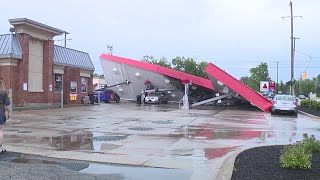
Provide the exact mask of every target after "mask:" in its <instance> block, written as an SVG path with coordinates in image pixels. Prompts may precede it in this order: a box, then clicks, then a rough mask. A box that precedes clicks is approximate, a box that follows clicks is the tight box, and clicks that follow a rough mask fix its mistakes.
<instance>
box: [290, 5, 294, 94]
mask: <svg viewBox="0 0 320 180" xmlns="http://www.w3.org/2000/svg"><path fill="white" fill-rule="evenodd" d="M290 11H291V37H290V38H291V79H290V94H291V95H294V90H293V89H294V88H293V79H294V51H293V50H294V47H293V11H292V1H290Z"/></svg>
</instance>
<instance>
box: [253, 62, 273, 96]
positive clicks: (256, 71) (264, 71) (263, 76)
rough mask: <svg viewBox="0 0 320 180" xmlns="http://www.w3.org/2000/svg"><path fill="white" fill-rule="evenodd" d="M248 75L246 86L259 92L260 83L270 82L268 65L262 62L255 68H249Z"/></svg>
mask: <svg viewBox="0 0 320 180" xmlns="http://www.w3.org/2000/svg"><path fill="white" fill-rule="evenodd" d="M250 74H251V76H250V80H249V82H248V85H249V86H250V87H251V88H252V89H254V90H256V91H260V81H270V80H271V79H270V77H269V71H268V64H267V63H264V62H263V63H261V64H260V65H258V66H257V67H254V68H251V69H250Z"/></svg>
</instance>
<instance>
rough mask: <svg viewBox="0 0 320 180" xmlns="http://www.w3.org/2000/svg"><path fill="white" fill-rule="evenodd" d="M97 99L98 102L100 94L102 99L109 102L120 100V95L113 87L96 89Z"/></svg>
mask: <svg viewBox="0 0 320 180" xmlns="http://www.w3.org/2000/svg"><path fill="white" fill-rule="evenodd" d="M94 96H95V101H96V102H98V97H99V96H100V101H101V102H105V103H109V102H111V101H115V102H119V101H120V96H119V95H118V94H117V93H116V92H114V91H113V90H111V89H105V88H101V89H96V90H95V91H94Z"/></svg>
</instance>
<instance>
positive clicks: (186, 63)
mask: <svg viewBox="0 0 320 180" xmlns="http://www.w3.org/2000/svg"><path fill="white" fill-rule="evenodd" d="M172 65H173V69H175V70H178V71H182V72H185V73H188V74H193V75H196V76H199V77H203V78H208V77H207V74H206V73H205V72H204V70H205V68H206V67H207V65H208V62H205V61H202V62H200V63H197V62H196V61H195V60H194V59H193V58H189V57H187V58H185V57H180V56H178V57H176V58H174V59H172Z"/></svg>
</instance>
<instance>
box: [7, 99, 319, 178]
mask: <svg viewBox="0 0 320 180" xmlns="http://www.w3.org/2000/svg"><path fill="white" fill-rule="evenodd" d="M168 106H169V107H166V106H164V105H136V104H116V105H114V104H101V105H99V106H86V107H77V108H66V109H63V110H61V109H55V110H48V111H27V112H21V113H15V114H14V116H13V120H11V121H8V123H7V124H6V129H5V131H6V132H5V136H6V143H7V144H13V145H19V146H30V147H38V148H46V149H51V150H52V149H53V150H63V151H71V152H75V151H77V152H78V151H79V152H86V153H91V154H95V153H98V154H103V155H105V156H106V157H109V156H110V155H116V156H117V155H119V156H120V155H126V156H128V157H130V158H132V159H130V160H128V161H127V162H123V163H128V164H132V163H134V162H136V161H138V160H140V159H141V158H143V159H144V158H145V159H144V161H143V162H142V164H141V165H147V166H151V167H174V168H181V169H189V170H190V169H191V170H192V171H193V173H194V174H195V175H194V176H196V175H197V176H196V177H198V175H199V174H200V177H201V178H200V179H207V178H205V177H203V176H202V175H203V174H207V175H211V176H214V175H213V174H212V173H214V171H212V169H218V167H212V166H213V165H212V164H214V163H213V162H218V161H219V162H220V161H222V160H223V159H224V158H226V157H227V156H228V155H229V154H231V153H232V152H234V151H237V150H241V149H246V148H248V147H254V146H264V145H278V144H289V143H294V142H296V141H298V140H301V139H302V135H303V134H304V133H308V134H309V135H315V136H316V138H318V139H320V129H319V127H320V120H319V119H318V118H311V117H308V116H305V115H302V114H299V115H298V117H297V118H296V117H292V116H285V115H279V116H271V115H270V114H269V113H264V112H259V111H245V110H196V109H191V110H189V111H183V110H178V108H177V107H175V106H173V105H168ZM114 161H115V163H117V159H115V160H114ZM90 167H91V166H89V167H88V168H90ZM92 167H96V166H92ZM200 167H201V168H200ZM96 168H98V167H96ZM210 169H211V170H210ZM114 170H115V171H117V170H116V169H114ZM137 171H139V170H137ZM195 179H196V178H195Z"/></svg>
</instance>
